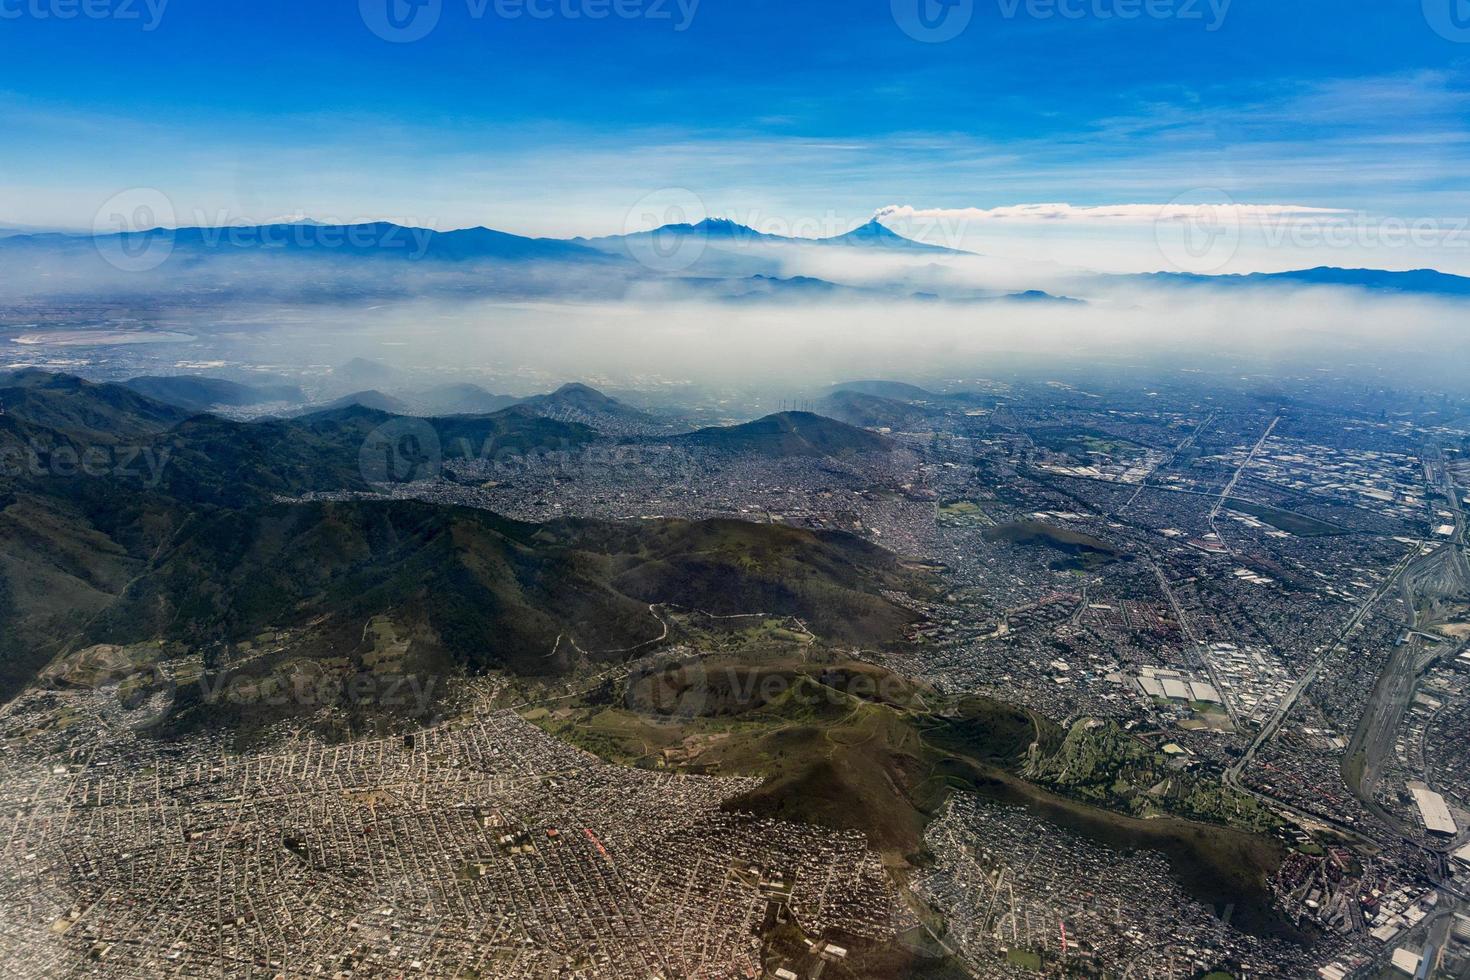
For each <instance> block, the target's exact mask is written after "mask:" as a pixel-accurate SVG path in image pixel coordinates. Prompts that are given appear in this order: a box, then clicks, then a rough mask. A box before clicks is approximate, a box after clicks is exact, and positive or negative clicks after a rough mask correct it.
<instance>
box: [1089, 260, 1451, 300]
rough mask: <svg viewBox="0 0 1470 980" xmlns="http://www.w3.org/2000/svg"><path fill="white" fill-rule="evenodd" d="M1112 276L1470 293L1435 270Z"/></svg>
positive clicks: (1161, 281)
mask: <svg viewBox="0 0 1470 980" xmlns="http://www.w3.org/2000/svg"><path fill="white" fill-rule="evenodd" d="M1113 278H1122V279H1128V280H1130V281H1136V282H1146V283H1150V284H1156V285H1166V286H1214V287H1225V288H1240V287H1248V286H1337V287H1347V288H1353V289H1369V290H1373V291H1374V292H1388V293H1412V294H1418V295H1423V296H1457V297H1458V296H1470V277H1466V276H1455V275H1450V274H1449V273H1447V272H1438V271H1436V270H1434V269H1414V270H1411V271H1407V272H1390V271H1386V270H1383V269H1339V268H1335V267H1332V266H1319V267H1318V268H1315V269H1298V270H1294V271H1291V272H1252V273H1248V274H1242V275H1216V276H1202V275H1192V274H1188V273H1180V272H1154V273H1147V274H1143V275H1132V276H1122V277H1113Z"/></svg>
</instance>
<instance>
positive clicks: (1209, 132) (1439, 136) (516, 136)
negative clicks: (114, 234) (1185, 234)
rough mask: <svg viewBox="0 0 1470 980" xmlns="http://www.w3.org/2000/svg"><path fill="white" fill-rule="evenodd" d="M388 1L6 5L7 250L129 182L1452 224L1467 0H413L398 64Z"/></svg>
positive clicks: (225, 193) (214, 192)
mask: <svg viewBox="0 0 1470 980" xmlns="http://www.w3.org/2000/svg"><path fill="white" fill-rule="evenodd" d="M389 2H392V3H403V2H405V0H361V2H359V0H291V2H283V0H253V2H240V0H168V2H167V3H164V0H0V133H3V134H4V135H3V137H0V224H9V225H63V226H70V227H90V226H91V225H92V223H93V218H94V216H95V214H96V213H97V209H98V208H99V207H101V206H102V205H103V203H104V202H105V201H107V200H108V199H109V198H111V197H112V196H114V195H116V194H118V193H119V192H123V191H127V190H129V189H132V188H139V187H145V188H153V189H155V190H157V191H159V192H161V193H162V194H163V195H165V197H166V199H167V200H168V201H169V202H170V204H171V205H172V208H173V209H174V211H175V212H176V215H177V216H178V220H179V223H184V224H189V223H197V222H198V221H199V220H200V219H203V220H206V221H218V220H231V221H239V220H257V219H266V218H271V217H276V216H279V215H286V214H297V213H301V214H312V215H320V216H329V217H332V218H336V219H341V220H348V219H366V218H375V217H390V218H395V219H397V220H412V221H416V222H418V223H422V224H428V225H433V226H437V227H459V226H464V225H472V224H487V225H491V226H494V227H499V228H503V229H506V230H510V231H516V232H520V233H525V234H545V235H573V234H606V233H613V232H617V231H621V230H623V227H624V225H625V224H626V222H627V221H628V214H629V211H630V209H633V208H634V207H635V205H636V204H637V202H638V201H640V200H641V199H643V198H644V197H645V196H646V195H648V194H650V193H654V192H658V191H660V190H662V189H667V188H683V189H687V190H688V191H689V192H690V193H691V194H692V195H693V198H694V199H695V200H696V201H698V202H699V203H700V204H701V205H702V206H703V207H704V208H705V209H707V211H708V212H709V213H712V214H721V215H730V216H735V217H744V218H747V219H749V220H751V221H752V223H759V222H762V221H763V222H764V223H766V224H767V225H771V226H773V227H780V226H789V227H792V228H806V229H812V230H816V231H819V232H820V231H826V230H829V229H830V230H831V231H832V232H833V233H835V232H837V231H841V230H843V227H841V226H843V225H845V224H854V223H857V222H858V221H861V220H863V219H864V218H865V217H866V216H867V215H868V214H870V213H872V211H873V210H874V209H876V208H879V207H882V206H885V205H894V204H902V205H910V206H913V207H916V208H922V209H949V208H985V209H989V208H996V207H1003V206H1011V205H1021V204H1033V203H1041V202H1066V203H1069V204H1072V205H1074V206H1077V207H1089V206H1097V205H1121V204H1151V203H1162V202H1169V201H1174V200H1177V199H1180V198H1181V197H1185V198H1187V197H1189V196H1190V195H1191V194H1195V195H1199V194H1203V193H1208V194H1210V195H1215V194H1218V195H1222V196H1223V197H1224V199H1226V200H1230V201H1235V202H1241V203H1246V204H1291V205H1303V206H1309V207H1320V208H1334V209H1342V210H1344V211H1350V212H1354V213H1361V214H1364V215H1369V216H1374V218H1373V220H1376V219H1377V218H1380V217H1382V216H1397V217H1400V218H1405V219H1433V220H1436V221H1444V222H1446V223H1448V222H1453V221H1455V220H1457V219H1458V217H1459V216H1465V215H1470V182H1467V181H1466V180H1465V179H1464V175H1465V174H1467V173H1470V9H1461V8H1464V7H1470V4H1466V3H1465V0H1335V2H1328V0H1233V2H1229V3H1226V0H955V2H957V3H959V4H960V5H961V6H959V7H957V8H956V10H955V11H951V13H952V14H963V13H967V12H968V15H969V16H970V20H969V22H968V25H967V26H966V27H965V28H964V30H962V31H959V32H958V34H957V36H955V37H954V38H953V39H950V40H947V41H942V42H939V43H923V42H921V41H919V40H915V39H914V38H913V37H911V36H910V35H909V34H908V33H906V32H905V30H904V29H903V26H902V23H901V22H905V21H907V22H908V23H909V24H910V26H912V24H913V23H916V21H915V20H914V8H915V5H917V4H920V3H922V4H926V5H927V4H935V3H937V2H939V0H841V2H837V0H822V2H805V3H801V2H794V0H784V2H778V0H699V2H698V3H697V4H695V2H694V0H683V4H684V5H683V6H682V7H681V6H680V0H616V2H617V3H619V4H624V5H625V6H623V7H622V8H620V9H621V10H622V11H623V13H624V14H625V15H628V14H637V15H638V16H617V15H611V16H607V17H605V18H602V19H591V18H590V17H589V16H587V15H588V13H589V12H596V11H597V10H598V9H599V8H598V5H599V4H601V5H602V7H601V9H603V10H609V8H610V7H611V6H612V4H613V3H614V0H524V2H528V3H532V4H539V6H538V8H537V9H538V10H539V11H540V12H541V13H543V14H549V15H550V16H542V17H532V16H529V15H527V14H523V15H522V16H520V17H518V18H515V19H511V18H508V17H505V16H500V15H499V13H498V12H497V0H428V2H430V3H439V4H441V8H440V9H439V11H438V20H437V23H436V24H435V26H434V27H433V29H432V30H430V31H429V32H428V33H427V35H426V36H425V37H423V38H422V39H419V40H416V41H411V42H407V43H390V42H389V41H385V40H383V39H382V38H381V37H379V36H377V35H376V34H374V33H373V31H372V30H371V29H370V27H369V22H372V21H374V19H375V18H376V19H377V21H379V22H383V21H382V18H383V7H384V6H385V5H386V4H387V3H389ZM498 2H499V3H500V4H501V5H507V4H512V5H513V4H517V3H520V2H522V0H498ZM150 3H151V4H152V6H150ZM487 3H488V6H487V5H486V4H487ZM375 4H376V8H375V7H374V5H375ZM905 4H907V5H908V6H907V7H905ZM966 4H972V5H973V9H972V10H970V9H969V8H967V7H966V6H965V5H966ZM1059 4H1060V5H1061V6H1060V7H1059V6H1058V5H1059ZM1150 4H1152V6H1149V5H1150ZM691 5H692V6H691ZM1436 5H1442V6H1443V7H1444V10H1442V11H1440V10H1438V9H1437V7H1436ZM1456 5H1459V7H1457V6H1456ZM160 7H161V9H160ZM83 8H85V9H83ZM507 9H508V10H511V11H514V10H515V9H518V8H516V7H514V6H510V7H508V8H506V7H502V10H501V11H500V13H504V12H505V11H506V10H507ZM895 9H897V10H898V13H897V14H895ZM364 10H366V14H364ZM426 10H432V8H426ZM928 10H929V12H930V13H931V14H937V13H939V12H942V8H937V7H929V8H928ZM1064 11H1065V12H1064ZM1150 11H1152V14H1153V15H1150ZM68 12H71V13H74V16H72V17H70V18H66V17H64V16H63V15H64V14H66V13H68ZM400 12H401V13H407V12H412V11H411V8H403V9H402V10H401V11H400ZM569 13H574V14H578V15H580V16H576V17H573V16H568V14H569ZM1130 13H1133V14H1136V16H1131V17H1130V16H1127V15H1128V14H1130ZM1457 13H1459V14H1463V15H1465V18H1464V20H1463V21H1457V20H1454V19H1452V16H1451V15H1453V14H1457ZM420 14H424V12H423V11H420ZM407 22H408V23H410V24H414V25H422V24H424V23H425V22H424V21H417V22H415V21H412V20H409V21H407ZM940 22H941V23H945V22H943V21H940ZM947 23H948V24H949V25H954V24H957V23H959V22H958V21H949V22H947ZM1462 25H1464V27H1463V29H1462ZM680 28H684V29H682V30H681V29H680ZM920 33H922V32H920ZM1451 258H1452V259H1453V257H1451ZM1451 264H1453V263H1451Z"/></svg>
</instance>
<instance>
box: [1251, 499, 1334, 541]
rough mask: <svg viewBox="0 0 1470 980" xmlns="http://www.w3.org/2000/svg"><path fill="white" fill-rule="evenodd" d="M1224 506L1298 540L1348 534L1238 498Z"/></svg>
mask: <svg viewBox="0 0 1470 980" xmlns="http://www.w3.org/2000/svg"><path fill="white" fill-rule="evenodd" d="M1226 506H1228V507H1229V508H1230V509H1231V510H1236V511H1239V512H1240V513H1242V514H1249V515H1250V516H1251V517H1254V518H1255V519H1256V520H1259V521H1265V522H1266V523H1267V524H1269V525H1271V526H1272V527H1274V528H1276V529H1277V530H1278V531H1285V532H1286V533H1287V534H1295V535H1296V536H1297V537H1299V538H1327V537H1333V536H1335V535H1339V534H1346V533H1348V532H1347V531H1346V529H1344V528H1340V527H1338V526H1337V525H1335V524H1328V523H1327V522H1326V521H1319V520H1317V518H1315V517H1308V516H1307V515H1306V514H1298V513H1296V512H1294V511H1289V510H1281V509H1280V508H1277V507H1267V506H1266V505H1265V504H1256V503H1252V502H1250V501H1249V500H1241V499H1240V498H1238V497H1231V498H1230V499H1229V500H1228V501H1227V502H1226Z"/></svg>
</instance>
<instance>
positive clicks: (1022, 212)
mask: <svg viewBox="0 0 1470 980" xmlns="http://www.w3.org/2000/svg"><path fill="white" fill-rule="evenodd" d="M1206 213H1209V214H1214V215H1216V216H1218V217H1231V218H1234V219H1236V220H1240V221H1247V220H1257V221H1260V220H1272V221H1274V220H1281V219H1291V218H1322V217H1325V216H1332V215H1348V214H1351V213H1352V212H1351V211H1347V210H1343V209H1340V208H1314V207H1307V206H1306V205H1302V204H1214V203H1199V204H1189V203H1179V202H1175V203H1171V204H1104V205H1096V206H1090V207H1078V206H1076V205H1073V204H1012V205H1007V206H1005V207H998V208H915V207H910V206H909V205H906V204H902V205H900V204H890V205H889V206H887V207H883V208H879V209H878V211H877V212H876V214H875V215H874V217H876V218H878V219H880V220H882V219H884V218H899V219H914V220H919V221H941V222H966V221H1145V222H1152V221H1161V220H1168V219H1171V218H1195V217H1199V216H1201V215H1202V214H1206Z"/></svg>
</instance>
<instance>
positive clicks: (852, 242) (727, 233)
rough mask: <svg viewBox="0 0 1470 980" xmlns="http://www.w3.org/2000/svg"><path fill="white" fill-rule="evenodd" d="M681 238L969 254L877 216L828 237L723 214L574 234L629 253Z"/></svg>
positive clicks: (671, 244)
mask: <svg viewBox="0 0 1470 980" xmlns="http://www.w3.org/2000/svg"><path fill="white" fill-rule="evenodd" d="M681 238H687V239H699V240H701V241H704V242H707V243H709V244H711V245H715V246H720V245H724V246H751V245H757V246H770V245H777V246H787V247H795V248H806V247H821V248H872V249H889V250H894V251H903V252H924V253H929V254H935V255H938V254H949V255H970V254H973V253H970V252H965V251H962V250H960V249H953V248H945V247H943V246H940V245H929V244H927V243H925V242H919V241H915V240H913V239H912V238H905V237H903V236H902V235H900V234H898V233H897V232H895V231H893V230H892V229H890V228H888V227H887V226H886V225H884V224H882V223H881V222H880V221H878V219H876V218H874V219H873V220H872V221H869V222H868V223H867V224H865V225H861V226H859V227H857V228H854V229H853V230H852V231H849V232H844V233H843V234H840V235H833V236H830V237H827V238H797V237H794V236H789V235H773V234H767V233H765V232H760V231H756V230H755V229H754V228H750V227H748V226H746V225H742V224H739V223H738V222H734V221H730V220H728V219H725V218H706V219H705V220H704V221H701V222H698V223H697V224H671V225H664V226H662V227H660V228H655V229H653V230H651V231H640V232H633V233H630V234H626V235H608V236H605V237H602V238H576V239H573V240H572V241H573V242H575V243H577V244H583V245H589V246H591V247H593V248H597V249H601V250H604V251H609V252H614V253H628V251H629V246H630V245H633V244H638V243H649V242H655V241H657V242H659V247H661V248H663V249H664V250H665V251H672V250H674V249H676V248H677V242H678V240H679V239H681Z"/></svg>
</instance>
